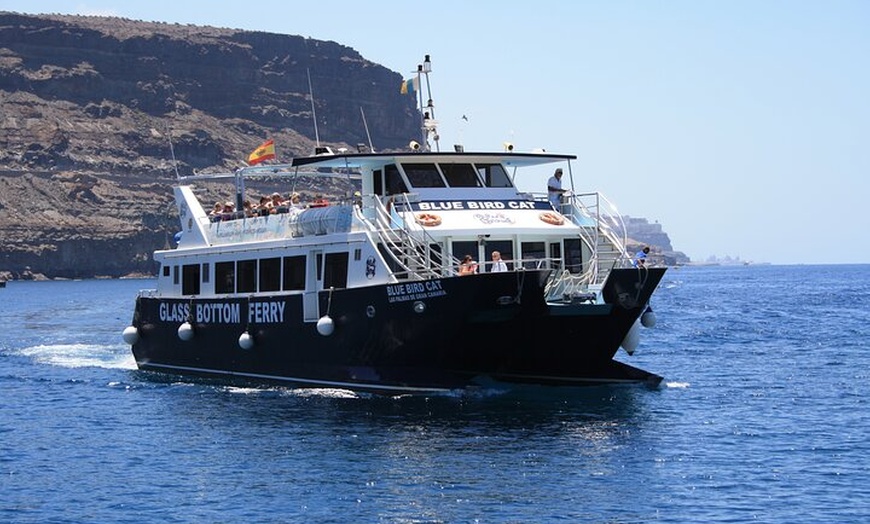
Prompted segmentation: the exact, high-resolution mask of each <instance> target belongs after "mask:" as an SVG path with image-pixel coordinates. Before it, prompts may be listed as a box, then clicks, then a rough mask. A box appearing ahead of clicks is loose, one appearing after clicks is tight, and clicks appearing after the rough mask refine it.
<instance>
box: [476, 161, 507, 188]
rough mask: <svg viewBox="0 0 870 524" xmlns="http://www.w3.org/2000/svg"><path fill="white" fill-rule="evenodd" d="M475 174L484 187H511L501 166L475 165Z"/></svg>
mask: <svg viewBox="0 0 870 524" xmlns="http://www.w3.org/2000/svg"><path fill="white" fill-rule="evenodd" d="M477 172H478V173H480V177H481V178H482V179H483V183H484V185H485V186H486V187H513V184H511V179H510V177H509V176H508V174H507V173H506V172H505V170H504V167H502V165H501V164H477Z"/></svg>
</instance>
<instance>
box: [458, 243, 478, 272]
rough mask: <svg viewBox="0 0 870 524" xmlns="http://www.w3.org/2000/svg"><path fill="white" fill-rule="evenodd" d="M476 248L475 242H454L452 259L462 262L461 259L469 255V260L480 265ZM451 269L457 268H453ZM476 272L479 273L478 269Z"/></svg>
mask: <svg viewBox="0 0 870 524" xmlns="http://www.w3.org/2000/svg"><path fill="white" fill-rule="evenodd" d="M478 246H479V244H478V243H477V241H476V240H465V241H456V242H454V243H453V257H454V258H458V259H459V260H462V257H464V256H465V255H471V258H473V259H474V261H475V262H478V263H480V260H478ZM453 269H458V268H456V267H454V268H453ZM477 271H478V272H480V269H478V270H477Z"/></svg>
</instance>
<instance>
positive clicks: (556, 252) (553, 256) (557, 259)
mask: <svg viewBox="0 0 870 524" xmlns="http://www.w3.org/2000/svg"><path fill="white" fill-rule="evenodd" d="M561 263H562V244H560V243H559V242H553V243H551V244H550V267H551V268H553V269H558V268H559V264H561Z"/></svg>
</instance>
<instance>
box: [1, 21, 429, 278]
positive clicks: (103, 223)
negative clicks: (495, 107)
mask: <svg viewBox="0 0 870 524" xmlns="http://www.w3.org/2000/svg"><path fill="white" fill-rule="evenodd" d="M309 78H310V82H311V86H312V89H313V93H314V97H313V100H314V111H313V112H312V97H311V96H310V91H309ZM401 80H402V78H401V75H400V74H398V73H396V72H393V71H390V70H388V69H386V68H384V67H382V66H379V65H378V64H375V63H372V62H370V61H368V60H366V59H364V58H363V57H361V56H360V55H359V53H357V52H356V51H354V50H353V49H351V48H348V47H345V46H342V45H340V44H337V43H335V42H324V41H318V40H313V39H308V38H303V37H300V36H289V35H276V34H268V33H261V32H250V31H239V30H233V29H220V28H212V27H198V26H189V25H178V24H162V23H147V22H137V21H131V20H124V19H119V18H108V17H81V16H54V15H38V16H31V15H22V14H16V13H6V12H0V110H2V111H0V272H4V271H5V272H6V275H7V276H12V277H22V276H24V277H26V276H29V275H31V274H44V275H46V276H48V277H90V276H99V275H105V276H121V275H125V274H129V273H137V272H138V273H151V272H153V271H154V269H155V268H154V266H153V263H152V262H151V260H150V254H151V252H152V251H153V250H154V249H155V248H160V247H163V246H164V245H165V244H166V243H167V241H168V239H167V235H168V233H167V232H171V231H174V230H175V228H176V225H175V219H174V218H173V213H174V209H173V205H172V200H171V198H172V192H171V184H172V180H173V179H174V177H175V172H176V169H177V170H178V172H180V173H181V174H183V175H184V174H191V173H192V172H193V171H194V170H202V169H233V168H236V167H239V166H240V165H242V164H241V160H243V159H245V158H246V157H247V155H248V153H250V151H251V150H252V149H254V148H255V147H256V146H257V145H259V143H260V142H261V141H262V140H263V139H265V138H266V137H269V138H273V139H274V140H275V144H276V149H277V152H278V156H279V160H281V158H282V157H283V158H286V159H289V158H291V157H292V156H294V155H296V154H308V153H310V152H311V151H312V150H313V147H314V144H315V138H316V135H315V121H314V115H316V118H317V126H316V129H317V134H318V135H319V139H320V141H321V143H322V144H324V145H330V146H333V147H342V146H344V147H356V145H357V144H359V143H363V144H365V143H368V138H367V134H366V128H365V125H364V123H363V118H362V114H363V113H364V115H365V121H366V123H367V124H368V131H369V133H370V135H371V140H372V143H373V144H374V146H375V147H376V148H378V149H394V148H399V147H403V146H404V145H405V144H407V143H408V140H409V138H411V137H415V136H416V135H417V133H418V131H417V117H416V113H415V109H414V102H413V100H412V99H411V98H410V97H404V96H402V95H400V93H399V89H398V86H399V85H400V83H401ZM170 144H171V145H172V148H170ZM173 157H174V162H173ZM330 183H333V182H330ZM303 189H307V190H309V191H310V192H312V193H314V192H321V191H322V192H330V190H332V191H339V190H343V189H344V188H342V187H322V186H320V185H318V186H311V187H307V188H303Z"/></svg>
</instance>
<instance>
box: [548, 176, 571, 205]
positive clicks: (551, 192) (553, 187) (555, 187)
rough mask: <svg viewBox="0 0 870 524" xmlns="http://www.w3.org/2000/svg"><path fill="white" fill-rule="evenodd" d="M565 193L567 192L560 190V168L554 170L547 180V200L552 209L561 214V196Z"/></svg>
mask: <svg viewBox="0 0 870 524" xmlns="http://www.w3.org/2000/svg"><path fill="white" fill-rule="evenodd" d="M565 193H567V191H566V190H564V189H562V168H561V167H560V168H558V169H556V172H555V173H553V176H551V177H550V180H547V200H549V201H550V205H551V206H553V209H555V210H556V211H558V212H560V213H561V212H562V195H564V194H565Z"/></svg>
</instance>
